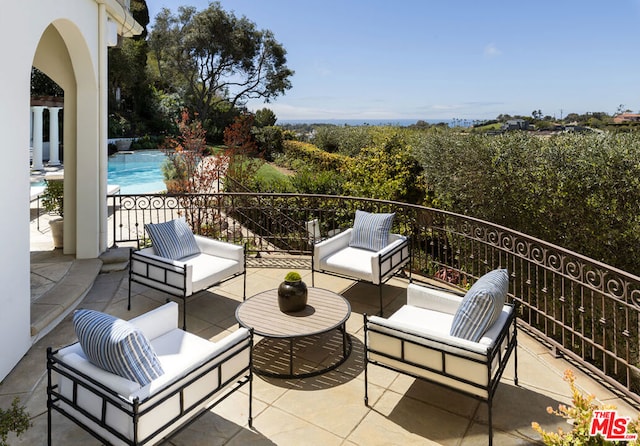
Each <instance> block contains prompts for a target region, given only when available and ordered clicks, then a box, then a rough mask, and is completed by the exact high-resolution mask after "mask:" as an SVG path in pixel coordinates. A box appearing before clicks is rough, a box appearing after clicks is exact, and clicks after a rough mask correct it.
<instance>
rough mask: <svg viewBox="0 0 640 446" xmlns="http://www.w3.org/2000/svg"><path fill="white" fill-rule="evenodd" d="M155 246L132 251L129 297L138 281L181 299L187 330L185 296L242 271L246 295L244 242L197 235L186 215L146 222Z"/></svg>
mask: <svg viewBox="0 0 640 446" xmlns="http://www.w3.org/2000/svg"><path fill="white" fill-rule="evenodd" d="M145 229H146V230H147V232H148V233H149V235H150V237H151V242H152V246H151V247H149V248H144V249H141V250H138V251H131V254H130V258H129V300H128V309H131V283H132V282H136V283H140V284H143V285H146V286H148V287H151V288H154V289H157V290H160V291H164V292H166V293H169V294H171V295H173V296H176V297H179V298H181V299H182V303H183V306H182V309H183V313H182V317H183V324H182V328H183V329H185V330H186V327H187V316H186V311H185V306H186V300H187V298H188V297H190V296H191V295H193V294H195V293H197V292H198V291H202V290H206V289H208V288H211V287H212V286H214V285H218V284H220V283H222V282H226V281H227V280H230V279H233V278H234V277H237V276H240V275H243V276H244V278H243V292H242V293H243V294H242V298H243V299H244V298H245V297H246V287H247V276H246V262H245V248H244V246H240V245H235V244H233V243H227V242H223V241H220V240H213V239H210V238H207V237H202V236H199V235H194V234H193V233H192V232H191V229H190V228H189V226H188V225H187V224H186V222H185V220H184V219H176V220H171V221H168V222H166V223H159V224H147V225H145Z"/></svg>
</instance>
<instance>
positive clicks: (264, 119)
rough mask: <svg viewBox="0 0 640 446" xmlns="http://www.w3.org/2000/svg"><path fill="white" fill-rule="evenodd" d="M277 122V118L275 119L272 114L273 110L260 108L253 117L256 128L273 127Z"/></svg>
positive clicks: (274, 115)
mask: <svg viewBox="0 0 640 446" xmlns="http://www.w3.org/2000/svg"><path fill="white" fill-rule="evenodd" d="M277 120H278V118H276V114H275V113H274V112H273V110H270V109H268V108H261V109H260V110H258V111H256V116H255V126H256V127H269V126H273V125H276V121H277Z"/></svg>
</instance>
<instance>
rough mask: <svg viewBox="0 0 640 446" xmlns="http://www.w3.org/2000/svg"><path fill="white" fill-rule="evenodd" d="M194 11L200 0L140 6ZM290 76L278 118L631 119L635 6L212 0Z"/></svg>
mask: <svg viewBox="0 0 640 446" xmlns="http://www.w3.org/2000/svg"><path fill="white" fill-rule="evenodd" d="M146 1H147V6H148V8H149V16H150V18H151V23H150V26H151V27H152V26H153V22H154V18H155V16H156V15H157V14H158V13H159V12H160V10H161V9H162V8H168V9H170V10H171V11H173V12H176V11H177V8H178V7H179V6H193V7H195V8H196V9H197V10H202V9H205V8H207V7H208V5H209V1H208V0H146ZM220 4H221V5H222V7H223V9H225V10H226V11H228V12H233V13H234V14H235V15H236V16H238V17H241V16H246V17H247V18H248V19H249V20H251V21H252V22H254V23H255V24H256V27H257V28H258V29H265V30H271V31H272V32H273V33H274V35H275V38H276V40H277V41H278V42H280V43H281V44H282V46H283V47H284V48H285V49H286V51H287V66H288V67H289V68H290V69H292V70H293V71H295V74H294V75H293V77H292V78H291V83H292V88H291V89H290V90H287V91H286V93H285V95H283V96H279V97H278V98H276V99H275V100H273V101H272V102H270V103H268V104H265V103H264V102H263V101H251V102H249V103H248V104H247V105H248V108H249V109H250V110H252V111H255V110H257V109H260V108H263V107H267V108H269V109H271V110H273V111H274V112H275V114H276V116H277V117H278V119H279V120H298V119H300V120H324V119H332V120H343V119H361V120H367V119H371V120H386V119H388V120H390V121H392V120H399V119H402V120H405V119H416V120H418V119H423V120H432V119H433V120H437V119H443V120H445V119H446V120H450V119H462V120H475V119H493V118H495V117H497V116H498V115H499V114H510V115H524V116H530V115H531V113H532V111H534V110H540V111H542V114H543V115H548V116H552V117H556V118H562V117H563V116H566V115H567V114H568V113H579V114H583V113H587V112H606V113H608V114H615V112H616V110H618V108H619V106H620V105H623V106H624V108H628V109H630V110H632V111H634V112H638V111H639V110H640V91H639V90H640V82H638V79H636V76H640V34H639V33H638V30H639V29H640V0H613V1H605V0H597V1H596V0H582V1H578V0H538V1H535V2H527V1H522V2H513V1H506V0H502V1H498V0H484V1H477V0H457V1H450V0H438V1H436V0H320V1H318V0H316V1H312V2H309V1H304V0H303V1H301V0H221V1H220Z"/></svg>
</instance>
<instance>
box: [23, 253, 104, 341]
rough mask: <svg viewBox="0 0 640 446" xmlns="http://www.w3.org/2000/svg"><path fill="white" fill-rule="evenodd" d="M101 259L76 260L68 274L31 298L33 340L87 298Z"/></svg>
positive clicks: (45, 332) (47, 330)
mask: <svg viewBox="0 0 640 446" xmlns="http://www.w3.org/2000/svg"><path fill="white" fill-rule="evenodd" d="M101 267H102V260H100V259H82V260H77V259H76V260H74V261H73V263H72V265H71V267H70V268H69V271H68V272H67V274H66V275H65V276H64V277H63V278H62V279H61V280H60V281H59V282H57V283H56V284H55V285H54V286H53V287H52V288H51V289H50V290H48V291H47V292H45V293H44V294H42V295H41V296H40V297H39V298H38V299H36V300H34V301H33V302H31V341H32V343H35V342H37V341H38V340H39V339H41V338H42V337H43V336H45V335H46V334H47V333H49V332H50V331H51V330H52V329H53V328H55V326H56V325H58V324H59V323H60V321H62V319H64V318H65V317H66V316H67V315H68V314H69V313H70V312H71V311H73V309H74V308H75V307H76V306H77V305H78V304H79V303H80V301H82V299H84V297H85V296H86V295H87V293H88V292H89V290H90V289H91V287H92V286H93V282H94V281H95V279H96V277H97V276H98V274H99V273H100V268H101Z"/></svg>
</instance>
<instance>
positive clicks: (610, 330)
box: [109, 193, 640, 403]
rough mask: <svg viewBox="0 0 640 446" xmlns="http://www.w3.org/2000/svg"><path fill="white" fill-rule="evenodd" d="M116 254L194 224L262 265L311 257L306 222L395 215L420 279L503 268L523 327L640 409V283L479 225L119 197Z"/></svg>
mask: <svg viewBox="0 0 640 446" xmlns="http://www.w3.org/2000/svg"><path fill="white" fill-rule="evenodd" d="M109 200H110V201H109V202H110V204H111V205H112V206H113V209H114V210H115V212H114V214H113V223H112V224H113V226H112V228H113V234H112V237H113V238H112V240H113V243H114V244H123V243H127V242H128V243H133V244H136V245H138V246H139V245H140V244H144V243H146V238H145V237H146V236H145V233H144V227H143V225H144V224H145V223H151V222H159V221H166V220H168V219H171V218H175V217H177V216H184V217H185V218H186V219H187V220H188V221H189V223H190V224H191V226H192V227H193V228H194V231H195V232H198V233H201V234H204V235H209V236H213V237H216V238H222V239H225V240H228V241H232V242H236V243H246V244H247V247H248V251H249V252H250V253H252V254H253V255H254V256H260V255H265V254H266V253H288V254H310V251H311V246H312V244H311V240H310V234H309V233H308V232H307V229H306V227H305V222H307V221H310V220H312V219H318V222H319V224H320V228H321V233H322V234H328V233H333V232H335V231H336V230H340V229H345V228H347V227H349V226H351V223H352V221H353V216H354V213H355V210H356V209H361V210H367V211H372V212H373V211H375V212H395V213H396V218H395V220H394V228H393V229H394V231H395V232H399V233H402V234H405V235H408V236H410V237H411V243H412V252H413V260H412V265H411V268H412V270H413V272H414V274H422V275H424V276H428V277H430V278H435V279H439V280H443V281H447V282H449V283H453V284H455V285H457V286H459V287H461V288H463V289H464V288H465V287H467V286H469V284H470V283H472V282H473V281H474V280H475V279H476V278H478V277H479V276H481V275H482V274H484V273H485V272H487V271H489V270H491V269H494V268H497V267H503V268H507V269H508V270H509V273H510V275H511V283H510V293H509V294H510V297H511V298H512V299H513V300H514V301H516V302H517V303H518V304H519V305H518V306H519V314H518V318H519V322H520V325H521V326H522V327H523V328H526V329H527V330H528V331H529V332H531V333H532V334H534V335H535V336H537V337H538V338H539V339H540V340H541V341H542V342H544V343H545V344H546V345H548V346H549V347H550V348H552V349H553V351H554V352H555V353H557V354H561V355H565V357H567V358H570V359H572V360H574V361H577V362H578V363H580V364H581V365H582V366H583V367H585V368H586V369H588V370H590V371H591V372H592V373H594V374H595V375H596V376H597V377H598V378H600V379H602V380H604V381H606V382H608V383H609V384H611V385H612V386H613V388H615V389H617V390H619V391H621V392H622V393H623V394H624V395H626V396H627V397H630V398H631V399H633V400H634V401H635V402H636V403H638V402H640V368H639V365H640V357H639V351H638V350H639V342H640V340H639V331H640V318H639V313H640V277H637V276H634V275H632V274H629V273H626V272H624V271H620V270H618V269H616V268H613V267H611V266H608V265H605V264H602V263H600V262H597V261H595V260H592V259H589V258H586V257H584V256H581V255H580V254H576V253H574V252H571V251H568V250H566V249H563V248H560V247H558V246H555V245H552V244H549V243H546V242H544V241H542V240H538V239H536V238H533V237H529V236H527V235H525V234H521V233H519V232H516V231H513V230H510V229H508V228H505V227H501V226H498V225H494V224H492V223H488V222H485V221H481V220H477V219H474V218H471V217H466V216H463V215H458V214H454V213H449V212H445V211H441V210H437V209H431V208H426V207H422V206H415V205H409V204H405V203H398V202H388V201H379V200H370V199H361V198H352V197H337V196H325V195H297V194H254V193H221V194H213V195H182V196H172V195H112V196H110V197H109Z"/></svg>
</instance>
